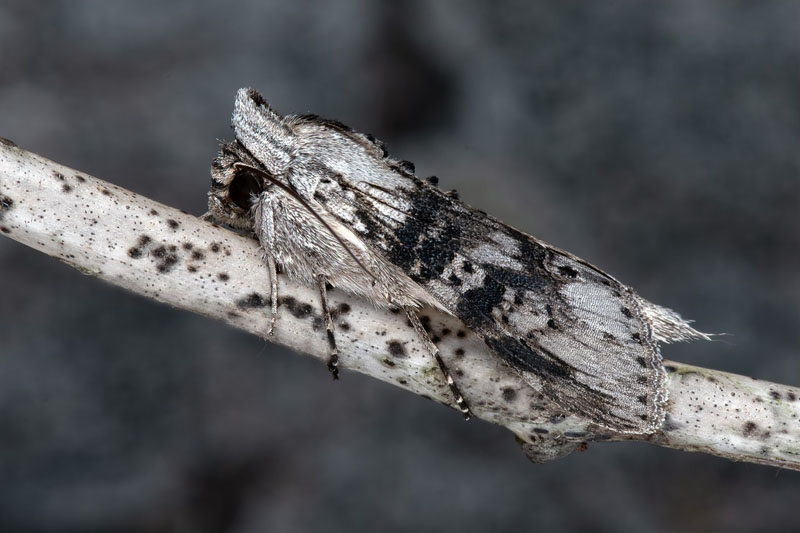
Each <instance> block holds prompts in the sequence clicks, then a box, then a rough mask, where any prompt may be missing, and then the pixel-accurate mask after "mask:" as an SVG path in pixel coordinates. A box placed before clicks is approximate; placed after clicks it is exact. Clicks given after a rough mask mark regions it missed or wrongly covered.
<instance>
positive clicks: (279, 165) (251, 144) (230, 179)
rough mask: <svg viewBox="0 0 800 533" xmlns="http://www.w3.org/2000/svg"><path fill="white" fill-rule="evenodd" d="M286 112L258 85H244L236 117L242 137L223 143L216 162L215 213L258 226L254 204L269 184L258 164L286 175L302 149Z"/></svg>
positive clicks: (237, 224) (211, 206)
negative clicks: (271, 104) (272, 103)
mask: <svg viewBox="0 0 800 533" xmlns="http://www.w3.org/2000/svg"><path fill="white" fill-rule="evenodd" d="M286 122H287V121H286V118H285V117H283V116H281V115H280V114H278V113H277V112H275V111H274V110H273V109H272V108H271V107H269V104H267V102H266V101H265V100H264V98H263V97H262V96H261V95H260V94H258V92H256V91H255V90H253V89H239V91H238V92H237V94H236V104H235V106H234V111H233V118H232V120H231V123H232V125H233V130H234V132H235V133H236V140H235V141H233V142H231V143H226V144H223V145H222V147H221V150H220V153H219V155H217V157H216V158H215V159H214V162H213V163H212V165H211V191H210V192H209V193H208V211H209V214H210V215H211V216H212V217H213V218H214V219H215V220H217V221H218V222H221V223H223V224H227V225H229V226H232V227H234V228H252V226H253V215H252V212H251V207H252V205H253V202H254V200H255V198H256V197H257V196H258V194H259V193H260V192H261V191H263V190H264V188H265V187H267V186H269V184H268V183H265V181H264V177H263V176H262V175H260V174H259V173H258V172H255V171H253V170H250V169H248V168H246V167H254V168H257V169H259V170H261V171H263V172H267V173H269V174H270V175H272V176H276V177H278V178H279V179H280V178H281V177H283V179H284V180H285V175H286V172H287V170H288V168H289V164H290V161H291V160H292V158H293V155H294V152H295V150H296V148H295V147H296V139H295V135H294V133H293V131H292V129H291V127H290V126H289V125H288V124H287V123H286Z"/></svg>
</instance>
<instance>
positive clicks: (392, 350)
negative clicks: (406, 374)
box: [386, 340, 408, 357]
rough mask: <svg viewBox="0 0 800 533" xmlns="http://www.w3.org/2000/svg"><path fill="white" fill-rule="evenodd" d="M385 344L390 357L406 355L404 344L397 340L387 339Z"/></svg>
mask: <svg viewBox="0 0 800 533" xmlns="http://www.w3.org/2000/svg"><path fill="white" fill-rule="evenodd" d="M386 345H387V346H388V348H389V355H391V356H392V357H406V356H407V355H408V354H407V353H406V347H405V345H404V344H403V343H402V342H400V341H398V340H391V341H388V342H387V343H386Z"/></svg>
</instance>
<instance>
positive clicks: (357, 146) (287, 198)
mask: <svg viewBox="0 0 800 533" xmlns="http://www.w3.org/2000/svg"><path fill="white" fill-rule="evenodd" d="M232 124H233V130H234V132H235V136H236V139H235V140H234V141H233V142H229V143H224V144H223V145H222V147H221V151H220V153H219V155H218V156H217V157H216V159H215V160H214V162H213V165H212V170H211V173H212V180H211V191H210V192H209V214H210V216H211V217H212V218H213V219H215V220H217V221H219V222H221V223H224V224H227V225H229V226H231V227H234V228H243V229H246V230H250V231H252V232H253V233H254V234H255V236H256V237H257V238H258V241H259V242H260V245H261V248H262V251H263V255H264V261H265V265H266V267H267V268H269V269H270V275H271V280H272V287H271V290H270V295H271V303H272V321H273V322H272V324H274V318H275V316H276V312H277V306H278V304H277V302H278V286H277V277H276V275H275V274H276V271H277V269H278V267H280V268H281V269H282V271H283V272H285V273H286V274H287V275H288V276H289V277H290V278H293V279H296V280H298V281H300V282H303V283H307V284H310V285H314V286H316V287H318V289H319V294H320V299H321V303H322V310H323V316H324V317H325V322H326V326H327V335H328V342H329V348H330V359H329V364H328V367H329V369H330V370H331V372H333V374H334V377H336V376H337V375H338V355H337V350H336V341H335V334H334V326H333V321H332V320H331V317H330V313H329V312H328V309H327V288H328V287H330V286H333V287H337V288H338V289H341V290H344V291H347V292H350V293H352V294H355V295H358V296H361V297H364V298H367V299H369V300H371V301H372V302H374V303H375V304H377V305H379V306H386V307H391V308H395V309H402V310H404V311H405V312H406V314H407V315H408V317H409V321H410V322H411V324H412V325H413V326H414V328H415V329H416V330H417V332H418V334H419V335H420V337H421V340H422V341H423V342H424V344H425V346H426V347H427V349H428V351H429V352H430V354H431V356H432V357H433V358H435V359H436V362H437V363H438V364H439V367H440V369H441V371H442V375H443V378H444V379H445V380H446V381H447V383H448V385H449V386H450V389H451V391H452V393H453V396H454V399H455V401H456V404H457V406H458V407H459V408H460V409H461V411H462V412H463V413H464V414H465V416H467V417H468V416H469V413H470V411H469V407H468V402H467V400H468V398H467V399H465V398H464V395H462V393H461V391H460V390H459V388H458V384H457V382H456V381H455V380H454V379H453V378H452V376H451V375H450V373H449V372H448V370H447V367H446V365H445V364H444V362H443V361H442V359H441V357H440V356H439V352H438V349H437V348H436V345H435V344H434V343H433V342H432V341H431V340H430V338H429V337H428V335H427V333H426V332H425V328H424V327H422V325H421V324H420V320H419V317H418V315H417V312H418V311H419V310H420V309H421V308H424V307H433V308H435V309H438V310H441V311H443V312H445V313H449V314H451V315H454V316H456V317H458V318H459V319H460V320H461V321H462V322H463V323H464V324H465V325H466V326H467V327H469V328H470V329H472V330H473V331H474V332H475V333H477V334H478V335H479V336H480V337H481V338H482V339H483V341H484V342H485V343H486V346H487V347H488V348H489V349H490V351H491V352H492V353H493V354H494V355H496V356H497V357H499V358H500V359H501V360H502V361H504V362H505V363H506V364H508V365H509V366H510V367H511V368H512V369H514V370H515V371H516V372H517V373H519V374H520V375H521V376H522V377H523V378H524V380H525V381H526V382H527V383H529V384H530V385H531V386H532V387H535V388H536V389H537V390H539V391H540V392H541V393H543V394H544V395H545V396H546V397H548V398H549V399H550V400H551V401H553V402H555V403H556V404H557V405H559V406H560V407H561V408H563V409H564V410H565V411H567V412H569V413H571V414H575V415H578V416H581V417H584V418H586V419H587V420H589V421H591V422H593V423H595V424H598V425H599V426H602V427H605V428H608V429H610V430H612V431H616V432H620V433H639V434H646V433H652V432H653V431H655V430H656V429H657V428H659V427H660V426H661V424H662V423H663V421H664V416H665V414H664V413H665V403H666V390H665V380H666V373H665V369H664V366H663V364H662V360H661V354H660V351H659V345H658V343H659V342H674V341H683V340H690V339H695V338H708V336H707V335H705V334H703V333H700V332H698V331H696V330H695V329H693V328H692V327H691V326H690V325H689V324H688V322H687V321H685V320H683V319H682V318H681V317H680V316H679V315H678V314H677V313H675V312H673V311H671V310H669V309H666V308H664V307H660V306H658V305H655V304H652V303H650V302H649V301H647V300H645V299H643V298H642V297H640V296H639V295H637V294H636V293H635V292H634V291H633V290H632V289H630V288H629V287H627V286H625V285H623V284H621V283H620V282H619V281H617V280H616V279H614V278H613V277H611V276H610V275H608V274H606V273H605V272H603V271H602V270H600V269H598V268H597V267H595V266H593V265H591V264H590V263H588V262H586V261H584V260H582V259H580V258H578V257H576V256H574V255H572V254H570V253H568V252H565V251H563V250H560V249H558V248H556V247H554V246H551V245H549V244H546V243H544V242H542V241H540V240H538V239H536V238H534V237H532V236H530V235H527V234H525V233H523V232H521V231H519V230H517V229H514V228H512V227H510V226H508V225H506V224H504V223H502V222H501V221H499V220H497V219H495V218H493V217H491V216H489V215H487V214H485V213H483V212H482V211H478V210H476V209H474V208H472V207H470V206H469V205H467V204H465V203H463V202H461V201H460V200H459V199H458V197H457V196H456V195H454V194H452V193H446V192H444V191H442V190H440V189H439V188H437V187H436V180H435V179H432V178H429V179H428V180H422V179H419V178H417V177H416V175H415V174H414V167H413V165H412V164H411V163H408V162H406V161H399V160H395V159H392V158H391V157H389V155H388V154H387V152H386V149H385V146H384V144H383V143H381V142H380V141H378V140H376V139H375V138H373V137H372V136H370V135H365V134H362V133H358V132H355V131H353V130H352V129H350V128H349V127H347V126H345V125H343V124H341V123H339V122H337V121H333V120H327V119H324V118H321V117H319V116H316V115H281V114H279V113H278V112H276V111H275V110H274V109H272V108H271V107H270V106H269V105H268V104H267V102H266V101H265V100H264V98H263V97H262V96H261V95H260V94H259V93H258V92H256V91H255V90H252V89H240V90H239V91H238V93H237V95H236V103H235V108H234V112H233V119H232ZM271 329H272V326H270V331H271Z"/></svg>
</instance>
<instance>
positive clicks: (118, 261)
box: [0, 141, 800, 470]
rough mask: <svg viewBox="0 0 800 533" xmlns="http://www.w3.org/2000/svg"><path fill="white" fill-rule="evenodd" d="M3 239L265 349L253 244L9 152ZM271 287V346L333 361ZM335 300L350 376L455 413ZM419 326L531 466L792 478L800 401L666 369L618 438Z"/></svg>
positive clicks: (793, 391)
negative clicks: (688, 463) (638, 429)
mask: <svg viewBox="0 0 800 533" xmlns="http://www.w3.org/2000/svg"><path fill="white" fill-rule="evenodd" d="M0 235H4V236H7V237H10V238H12V239H15V240H17V241H19V242H22V243H24V244H26V245H28V246H30V247H32V248H35V249H37V250H39V251H41V252H44V253H45V254H47V255H50V256H53V257H56V258H58V259H60V260H62V261H64V262H66V263H68V264H70V265H71V266H73V267H75V268H76V269H78V270H80V271H81V272H83V273H85V274H91V275H93V276H96V277H98V278H101V279H104V280H107V281H109V282H111V283H114V284H116V285H120V286H122V287H125V288H127V289H129V290H132V291H134V292H137V293H139V294H143V295H145V296H148V297H150V298H152V299H155V300H158V301H161V302H164V303H167V304H169V305H173V306H176V307H180V308H182V309H186V310H189V311H192V312H195V313H199V314H202V315H205V316H208V317H211V318H214V319H217V320H222V321H225V322H227V323H229V324H230V325H232V326H234V327H237V328H240V329H243V330H245V331H248V332H250V333H254V334H257V335H260V336H264V332H266V330H267V326H268V318H269V317H268V314H269V311H268V306H267V301H268V293H269V290H268V288H269V278H268V274H267V269H266V268H264V266H263V265H262V262H261V259H260V255H259V252H258V246H257V243H256V242H255V241H254V240H252V239H250V238H247V237H244V236H240V235H237V234H235V233H233V232H231V231H228V230H226V229H224V228H220V227H217V226H215V225H213V224H210V223H207V222H204V221H201V220H200V219H198V218H197V217H194V216H192V215H189V214H187V213H183V212H180V211H178V210H176V209H173V208H171V207H168V206H165V205H162V204H159V203H157V202H154V201H153V200H150V199H148V198H145V197H142V196H139V195H137V194H135V193H132V192H130V191H127V190H125V189H122V188H120V187H116V186H114V185H111V184H109V183H106V182H104V181H102V180H99V179H96V178H93V177H91V176H88V175H86V174H84V173H81V172H77V171H75V170H72V169H69V168H67V167H64V166H62V165H59V164H57V163H54V162H52V161H49V160H47V159H45V158H42V157H40V156H37V155H35V154H32V153H30V152H27V151H25V150H22V149H20V148H17V147H15V146H14V145H13V143H10V142H6V141H3V142H1V143H0ZM279 284H280V285H279V286H280V294H281V296H282V305H281V307H280V309H279V312H278V320H277V323H276V327H275V335H274V337H272V338H270V340H272V341H274V342H277V343H279V344H283V345H285V346H289V347H291V348H293V349H295V350H297V351H299V352H304V353H307V354H310V355H312V356H314V357H317V358H320V359H325V358H327V343H326V341H325V332H324V328H323V326H322V321H321V318H320V313H319V303H318V297H317V293H316V290H314V289H313V288H309V287H304V286H299V285H296V284H294V283H292V282H290V281H289V280H287V279H286V278H285V277H281V278H280V280H279ZM330 300H331V307H332V308H333V309H335V310H337V316H336V327H337V342H338V344H339V349H340V352H341V355H340V357H341V364H342V366H343V367H344V368H348V369H351V370H356V371H358V372H362V373H364V374H368V375H370V376H373V377H376V378H378V379H382V380H384V381H387V382H390V383H393V384H395V385H398V386H400V387H403V388H405V389H407V390H409V391H411V392H413V393H415V394H420V395H425V396H428V397H430V398H432V399H434V400H436V401H438V402H441V403H446V404H450V403H451V396H450V394H449V391H448V389H447V386H446V385H445V384H444V382H443V381H442V378H441V374H440V372H439V370H438V367H437V366H436V363H435V362H434V361H433V360H432V359H431V358H430V357H429V355H428V354H427V352H426V351H425V350H424V349H423V347H422V346H421V345H420V343H419V341H418V339H417V336H416V334H415V332H414V330H413V329H412V328H411V327H409V326H408V325H407V323H406V318H405V316H404V315H402V314H400V313H392V312H389V311H383V310H376V309H375V308H374V306H373V305H372V304H370V303H369V302H367V301H363V300H360V299H358V298H354V297H352V296H349V295H346V294H343V293H341V292H340V291H332V292H331V293H330ZM423 315H424V316H427V317H428V320H430V327H431V330H432V331H431V333H432V335H435V336H436V337H438V339H439V340H438V346H439V348H440V349H441V352H442V356H443V358H444V359H445V361H446V362H447V364H448V366H449V367H450V368H451V370H452V371H453V372H454V374H455V376H456V378H457V380H458V382H459V386H460V388H461V390H462V391H463V392H464V394H465V396H466V397H467V400H468V401H469V402H470V405H471V407H472V410H473V412H474V413H475V414H476V415H477V416H479V417H481V418H483V419H485V420H488V421H491V422H494V423H496V424H500V425H503V426H506V427H508V428H509V429H510V430H512V431H513V432H514V433H515V434H517V436H518V437H519V438H520V439H521V440H522V441H523V448H524V449H525V451H526V453H528V454H529V457H531V458H532V459H533V460H546V459H552V458H556V457H560V456H562V455H565V454H567V453H569V452H571V451H573V450H575V449H577V448H578V447H580V446H581V445H582V444H583V443H584V442H589V441H593V440H649V441H650V442H653V443H656V444H660V445H664V446H669V447H672V448H678V449H683V450H689V451H703V452H707V453H712V454H715V455H721V456H724V457H728V458H730V459H734V460H740V461H750V462H758V463H764V464H772V465H777V466H782V467H785V468H791V469H795V470H800V389H797V388H791V387H786V386H782V385H776V384H772V383H768V382H762V381H757V380H752V379H749V378H745V377H742V376H736V375H733V374H726V373H723V372H717V371H713V370H707V369H702V368H696V367H690V366H687V365H681V364H678V363H672V362H667V367H668V370H670V372H669V395H670V399H669V405H668V413H669V414H668V417H667V421H666V423H665V425H664V427H663V428H662V430H661V431H659V432H657V433H656V434H654V435H644V436H625V435H614V434H610V433H609V432H608V431H607V430H604V429H602V428H597V427H596V426H592V425H591V424H589V423H588V422H587V421H585V420H582V419H580V418H577V417H574V416H564V414H563V413H562V412H561V410H560V409H559V408H558V407H557V406H555V405H553V404H552V403H550V402H548V401H547V400H546V399H544V398H543V397H542V396H541V395H539V394H538V393H536V391H534V390H533V389H532V388H531V387H529V386H528V385H527V384H526V383H525V382H523V381H522V380H521V379H520V378H519V377H518V376H517V375H516V374H515V373H514V372H513V371H512V370H510V369H509V368H508V367H507V366H506V365H505V364H503V363H502V362H501V361H500V360H499V359H497V358H496V357H494V356H492V354H491V353H489V352H488V350H487V349H486V347H485V346H484V344H483V342H482V341H481V340H480V339H479V338H478V337H476V336H475V335H473V334H472V333H470V332H469V330H467V329H466V328H465V327H464V326H463V324H461V323H460V322H459V321H458V320H456V319H454V318H452V317H449V316H446V315H443V314H441V313H437V312H435V311H429V312H426V313H424V314H423ZM320 371H323V370H322V369H321V370H320ZM345 378H346V375H345ZM345 383H346V381H345ZM343 386H345V387H346V384H343ZM453 416H460V415H458V414H457V413H454V414H453Z"/></svg>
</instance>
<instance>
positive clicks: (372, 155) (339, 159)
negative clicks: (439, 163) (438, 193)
mask: <svg viewBox="0 0 800 533" xmlns="http://www.w3.org/2000/svg"><path fill="white" fill-rule="evenodd" d="M231 122H232V125H233V130H234V133H235V134H236V140H235V141H234V142H232V143H228V144H223V145H222V149H221V151H220V154H219V155H218V156H217V158H216V159H215V160H214V163H213V165H212V167H211V192H209V195H208V196H209V198H208V209H209V213H210V214H211V216H212V217H213V218H214V219H216V220H217V221H219V222H222V223H224V224H227V225H229V226H232V227H236V228H252V227H253V226H252V223H253V218H252V213H251V207H252V205H253V201H254V199H255V198H256V197H257V195H258V194H259V193H260V192H261V191H263V190H264V189H265V188H266V187H269V186H270V183H269V180H265V178H264V176H263V175H262V174H261V173H267V174H268V175H269V177H270V178H271V180H272V181H279V182H281V183H283V184H284V185H287V186H288V187H289V188H290V189H292V190H294V191H295V192H296V193H297V194H299V195H300V196H302V197H304V198H306V199H309V198H312V197H313V195H314V192H315V191H316V190H317V186H318V184H319V183H320V182H321V183H323V184H330V185H329V186H330V187H333V186H335V184H332V183H331V181H332V180H331V177H332V176H337V177H340V178H343V179H346V180H350V181H360V180H362V179H363V177H364V176H373V177H374V176H376V175H379V174H380V175H381V176H382V177H381V180H383V183H384V184H385V185H387V186H388V184H389V183H390V182H391V180H393V179H400V178H401V175H402V176H405V177H407V176H409V175H413V166H411V165H410V163H407V162H404V161H394V160H391V159H389V158H388V156H387V153H386V149H385V146H384V145H383V143H381V142H380V141H378V140H376V139H375V138H374V137H372V136H371V135H364V134H361V133H358V132H355V131H353V130H352V129H350V128H349V127H347V126H345V125H344V124H341V123H340V122H336V121H334V120H327V119H324V118H321V117H318V116H316V115H286V116H283V115H281V114H279V113H278V112H276V111H275V110H274V109H272V108H271V107H270V106H269V104H267V102H266V100H264V98H263V97H262V96H261V95H260V94H259V93H258V92H256V91H255V90H253V89H239V91H238V92H237V93H236V104H235V106H234V111H233V118H232V121H231ZM237 163H238V164H237ZM248 166H249V167H253V168H256V169H258V171H259V172H255V171H253V170H248V169H247V168H244V167H248ZM387 180H389V181H387ZM326 186H328V185H326ZM398 186H403V182H402V180H401V183H400V184H399V185H398Z"/></svg>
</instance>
